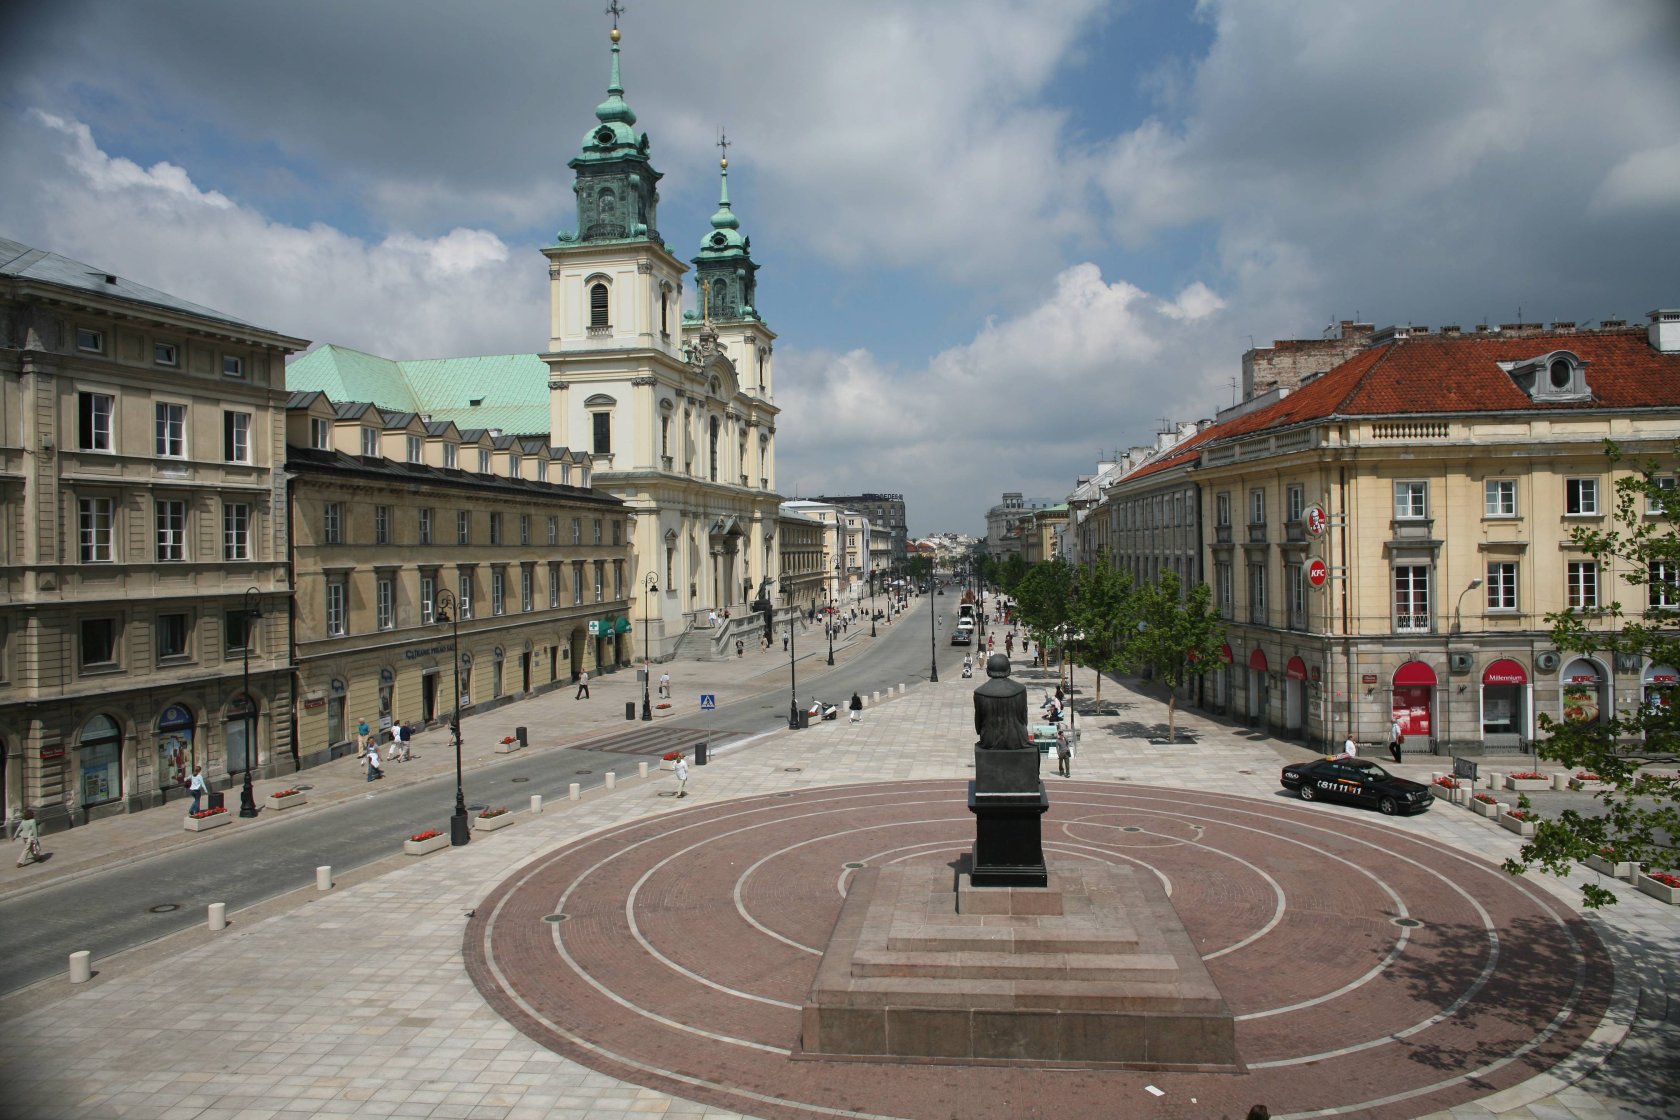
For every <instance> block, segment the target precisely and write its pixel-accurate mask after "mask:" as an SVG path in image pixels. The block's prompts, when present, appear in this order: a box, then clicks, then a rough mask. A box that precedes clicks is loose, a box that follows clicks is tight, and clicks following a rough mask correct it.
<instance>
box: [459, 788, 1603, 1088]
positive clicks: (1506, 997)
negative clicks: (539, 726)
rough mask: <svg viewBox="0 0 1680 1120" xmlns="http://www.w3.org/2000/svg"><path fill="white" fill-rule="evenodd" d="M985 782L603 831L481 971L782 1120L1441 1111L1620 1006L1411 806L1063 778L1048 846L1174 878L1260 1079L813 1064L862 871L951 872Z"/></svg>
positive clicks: (1542, 924) (600, 1061)
mask: <svg viewBox="0 0 1680 1120" xmlns="http://www.w3.org/2000/svg"><path fill="white" fill-rule="evenodd" d="M965 798H966V788H965V785H964V784H963V783H960V782H901V783H893V784H876V785H863V786H841V787H830V788H825V789H816V790H805V791H801V792H799V793H798V794H797V795H795V796H793V797H786V796H765V797H756V798H747V799H742V800H739V801H729V802H721V803H710V804H706V805H697V806H693V807H690V808H686V809H683V810H677V811H672V812H669V813H666V814H663V815H661V816H658V817H654V818H649V819H644V820H641V821H638V822H635V823H633V824H629V825H625V826H621V827H618V828H614V829H610V830H608V831H605V832H601V833H597V834H595V835H592V836H589V837H587V838H585V839H583V840H580V841H578V842H577V843H575V844H572V845H570V846H568V847H565V848H563V849H560V850H559V851H556V852H554V853H552V854H550V855H548V856H546V857H543V858H540V859H538V860H536V861H534V862H533V863H531V864H529V865H527V866H526V867H524V868H523V869H521V870H520V871H519V872H518V873H517V874H516V875H514V876H513V877H511V878H509V879H508V880H507V881H505V882H503V883H501V884H499V885H498V886H497V887H496V888H495V889H494V890H493V891H491V892H490V894H489V896H488V897H487V899H486V900H485V901H484V902H483V903H481V904H480V905H479V906H478V908H477V914H476V916H475V917H474V918H473V919H472V921H471V922H470V923H469V925H468V927H467V932H466V943H465V954H466V961H467V967H468V970H469V972H470V974H471V975H472V978H473V981H474V983H476V984H477V986H478V988H479V990H480V991H481V992H482V993H483V994H484V997H485V998H486V999H487V1000H488V1001H489V1002H490V1004H491V1006H492V1007H493V1008H495V1010H496V1011H497V1012H498V1013H500V1014H502V1015H503V1016H505V1017H506V1018H507V1019H508V1020H509V1021H511V1022H512V1023H514V1024H515V1025H516V1026H517V1027H518V1028H519V1029H520V1030H522V1031H523V1032H525V1033H526V1034H527V1035H529V1036H530V1037H532V1038H533V1039H536V1040H537V1041H538V1042H540V1043H542V1044H543V1045H544V1046H547V1047H549V1048H551V1049H553V1050H555V1051H557V1052H559V1053H562V1054H564V1055H566V1056H567V1057H569V1058H572V1059H573V1060H575V1061H577V1062H579V1063H581V1064H583V1065H586V1066H589V1067H591V1068H594V1069H598V1070H601V1071H603V1072H606V1073H610V1074H612V1075H614V1076H617V1077H620V1078H623V1079H624V1080H626V1081H630V1082H635V1083H638V1084H643V1085H648V1086H651V1087H653V1088H656V1089H659V1090H660V1091H662V1092H666V1093H670V1094H671V1095H673V1096H677V1097H683V1098H687V1099H691V1100H698V1101H703V1102H706V1103H707V1104H711V1105H715V1106H717V1107H721V1108H726V1109H731V1110H734V1111H737V1112H741V1113H745V1114H747V1115H752V1116H764V1117H812V1116H853V1115H857V1116H871V1117H876V1116H878V1117H910V1118H917V1120H921V1118H935V1117H938V1118H946V1117H952V1116H961V1117H964V1118H965V1120H988V1118H992V1117H997V1118H1000V1120H1002V1118H1005V1117H1019V1116H1037V1115H1046V1116H1049V1115H1061V1116H1089V1115H1095V1114H1107V1115H1127V1116H1130V1115H1147V1116H1162V1117H1168V1116H1179V1115H1183V1116H1191V1115H1195V1116H1218V1115H1221V1114H1226V1115H1238V1116H1240V1115H1242V1114H1243V1113H1245V1112H1246V1111H1247V1109H1248V1107H1249V1105H1251V1104H1254V1103H1257V1102H1263V1103H1266V1104H1268V1105H1270V1106H1271V1108H1272V1111H1273V1113H1274V1115H1278V1116H1285V1115H1299V1114H1306V1113H1317V1114H1320V1115H1331V1114H1338V1113H1341V1114H1352V1113H1357V1114H1359V1115H1361V1116H1372V1117H1402V1116H1416V1115H1419V1114H1421V1113H1427V1112H1431V1111H1436V1110H1440V1109H1446V1108H1449V1107H1451V1106H1453V1105H1455V1104H1460V1103H1463V1102H1465V1101H1468V1100H1472V1099H1474V1098H1476V1097H1479V1096H1483V1095H1486V1094H1488V1093H1490V1092H1494V1091H1497V1090H1500V1089H1504V1088H1508V1087H1509V1086H1512V1085H1515V1084H1518V1083H1519V1082H1522V1081H1524V1080H1526V1079H1527V1078H1529V1077H1532V1076H1533V1075H1535V1074H1536V1073H1539V1072H1542V1071H1544V1070H1548V1069H1550V1068H1551V1067H1552V1066H1554V1065H1555V1064H1557V1062H1559V1061H1560V1060H1561V1059H1563V1058H1564V1057H1565V1056H1566V1055H1568V1054H1570V1053H1571V1052H1573V1051H1574V1050H1575V1049H1576V1048H1577V1047H1579V1046H1580V1045H1581V1043H1582V1042H1583V1041H1585V1039H1586V1038H1587V1036H1588V1035H1589V1034H1590V1033H1591V1032H1592V1030H1593V1029H1594V1027H1596V1026H1597V1024H1598V1022H1599V1020H1600V1018H1601V1017H1602V1016H1603V1013H1604V1010H1605V1007H1606V1005H1607V1002H1608V999H1609V995H1610V991H1611V984H1612V976H1611V969H1610V963H1609V958H1608V956H1607V954H1606V952H1605V950H1604V947H1603V945H1602V944H1601V943H1600V942H1599V940H1598V938H1597V936H1596V935H1595V934H1594V933H1593V932H1592V931H1591V930H1590V929H1589V928H1588V927H1587V925H1586V924H1585V923H1584V922H1582V921H1581V920H1580V918H1579V917H1578V915H1576V914H1575V913H1574V912H1573V911H1571V910H1569V909H1568V908H1567V907H1565V906H1563V905H1560V904H1559V903H1558V902H1556V901H1555V900H1553V899H1552V898H1551V897H1550V896H1548V895H1546V894H1545V893H1543V892H1541V891H1539V890H1536V889H1534V888H1532V887H1531V886H1530V885H1529V884H1527V883H1526V882H1524V881H1523V880H1520V879H1513V878H1511V877H1509V876H1507V875H1505V874H1504V873H1503V872H1501V871H1500V870H1499V869H1498V868H1497V867H1495V866H1494V865H1492V864H1491V863H1488V862H1486V861H1483V860H1478V859H1476V858H1473V857H1471V856H1468V855H1466V854H1464V853H1461V852H1458V851H1456V850H1454V849H1452V848H1448V847H1446V846H1444V845H1441V844H1438V843H1435V842H1433V841H1430V840H1423V839H1419V838H1417V837H1414V836H1412V835H1410V834H1409V833H1408V832H1407V831H1406V829H1405V827H1404V825H1403V823H1401V822H1395V821H1392V820H1388V819H1386V818H1381V817H1377V816H1375V815H1370V816H1366V815H1363V814H1360V815H1356V814H1355V813H1352V812H1347V811H1339V810H1335V809H1330V808H1327V807H1325V806H1317V805H1315V806H1306V805H1301V804H1299V803H1297V802H1295V801H1293V800H1289V799H1284V798H1279V799H1277V800H1266V799H1259V798H1248V797H1235V796H1228V795H1222V794H1215V793H1204V792H1199V791H1193V790H1167V789H1152V788H1145V787H1139V786H1114V785H1096V784H1085V783H1081V782H1077V781H1075V782H1058V783H1056V784H1055V786H1054V787H1053V789H1052V791H1051V799H1052V804H1051V810H1050V813H1049V815H1048V816H1046V817H1045V819H1044V845H1045V851H1046V856H1047V857H1048V858H1050V859H1051V860H1052V861H1057V860H1102V861H1108V862H1113V863H1118V864H1125V865H1129V866H1133V867H1138V868H1142V869H1146V870H1148V871H1150V872H1152V873H1154V874H1155V875H1157V876H1159V877H1160V879H1161V881H1162V882H1163V883H1164V884H1165V885H1166V887H1167V889H1168V890H1169V891H1170V893H1171V896H1172V900H1173V904H1174V906H1175V908H1176V909H1177V911H1178V914H1179V917H1180V918H1181V919H1182V921H1183V922H1184V925H1185V928H1186V929H1187V931H1188V932H1189V934H1190V936H1191V938H1192V940H1193V941H1194V942H1195V944H1196V946H1197V948H1198V949H1199V950H1200V951H1201V953H1202V955H1203V958H1204V959H1205V961H1206V962H1207V966H1208V970H1209V972H1210V973H1211V974H1212V977H1213V979H1214V981H1215V983H1217V984H1218V986H1219V989H1220V991H1221V993H1222V994H1223V995H1224V997H1225V1000H1226V1002H1227V1004H1228V1005H1229V1006H1230V1008H1231V1011H1232V1012H1233V1014H1234V1015H1235V1016H1236V1018H1237V1047H1238V1051H1239V1053H1240V1055H1241V1057H1242V1060H1243V1061H1244V1063H1246V1066H1247V1070H1246V1072H1243V1073H1237V1074H1229V1073H1224V1074H1221V1073H1165V1072H1140V1071H1133V1070H1114V1069H1102V1070H1091V1069H1069V1068H1066V1067H1062V1068H1050V1067H1040V1066H1032V1065H1021V1064H1016V1065H1007V1066H1005V1065H983V1064H981V1065H964V1066H963V1067H962V1068H961V1071H960V1075H959V1074H958V1071H957V1070H955V1069H953V1068H952V1067H951V1066H950V1065H949V1064H944V1063H937V1062H920V1063H912V1062H906V1063H903V1064H898V1063H892V1062H879V1061H846V1060H830V1059H824V1058H804V1057H799V1058H796V1057H794V1056H792V1055H793V1052H795V1051H797V1049H798V1042H799V1029H800V1007H801V1005H802V1003H803V1001H804V998H805V994H806V992H807V990H808V989H809V987H810V985H811V981H812V979H813V978H814V976H815V974H816V970H817V965H818V962H819V961H820V959H821V956H822V952H823V948H824V945H825V943H826V941H827V939H828V935H829V931H830V929H831V928H832V926H833V924H834V920H835V917H836V916H837V915H838V913H839V910H840V903H841V899H842V897H843V894H844V892H845V890H846V886H847V883H848V881H849V880H850V877H851V876H852V875H853V874H855V870H853V869H851V868H848V866H847V865H848V864H854V865H855V864H858V863H863V864H867V865H872V866H877V865H882V864H886V863H891V862H895V861H901V860H933V861H938V862H940V863H949V862H951V861H952V860H953V859H954V858H955V857H956V856H957V855H959V854H960V853H962V852H965V851H967V850H968V848H969V846H970V844H971V843H972V840H973V835H974V821H973V817H972V816H971V815H970V814H969V812H968V808H967V805H966V801H965ZM1435 811H1436V812H1439V811H1441V810H1440V809H1439V808H1437V809H1436V810H1435ZM555 914H564V915H566V919H567V920H566V921H564V922H553V921H545V920H544V919H545V917H549V916H551V915H555ZM1148 1085H1153V1086H1156V1087H1158V1088H1159V1089H1161V1090H1164V1092H1165V1095H1163V1096H1160V1097H1156V1096H1154V1095H1152V1094H1150V1093H1149V1092H1148V1091H1147V1090H1146V1088H1145V1086H1148ZM1192 1099H1194V1100H1195V1102H1196V1103H1194V1104H1192V1103H1191V1102H1192ZM1095 1102H1101V1104H1100V1105H1098V1104H1096V1103H1095Z"/></svg>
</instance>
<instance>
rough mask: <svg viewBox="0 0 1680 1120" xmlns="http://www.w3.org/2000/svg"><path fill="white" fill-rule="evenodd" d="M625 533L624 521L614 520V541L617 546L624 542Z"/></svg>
mask: <svg viewBox="0 0 1680 1120" xmlns="http://www.w3.org/2000/svg"><path fill="white" fill-rule="evenodd" d="M623 534H624V523H623V522H622V521H617V520H614V521H613V523H612V543H613V545H614V546H615V547H616V546H617V545H620V544H623V543H624V541H623Z"/></svg>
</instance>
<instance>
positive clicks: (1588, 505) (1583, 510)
mask: <svg viewBox="0 0 1680 1120" xmlns="http://www.w3.org/2000/svg"><path fill="white" fill-rule="evenodd" d="M1563 512H1564V513H1566V514H1568V515H1569V516H1571V517H1590V516H1592V515H1595V514H1597V513H1598V479H1596V478H1568V479H1564V482H1563Z"/></svg>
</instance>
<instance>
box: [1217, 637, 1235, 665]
mask: <svg viewBox="0 0 1680 1120" xmlns="http://www.w3.org/2000/svg"><path fill="white" fill-rule="evenodd" d="M1219 656H1220V659H1221V660H1223V661H1224V662H1225V664H1227V665H1229V664H1230V663H1231V662H1233V661H1235V660H1236V659H1237V658H1236V655H1235V654H1233V653H1232V652H1231V643H1230V642H1226V643H1225V644H1224V645H1222V646H1220V647H1219Z"/></svg>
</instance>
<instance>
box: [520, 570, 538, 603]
mask: <svg viewBox="0 0 1680 1120" xmlns="http://www.w3.org/2000/svg"><path fill="white" fill-rule="evenodd" d="M536 582H537V573H536V572H535V571H534V570H533V569H532V567H531V565H530V564H524V565H521V566H520V569H519V604H520V609H521V610H525V611H529V610H532V609H533V608H535V607H536V605H537V604H536Z"/></svg>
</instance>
